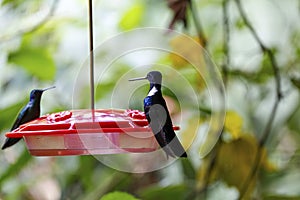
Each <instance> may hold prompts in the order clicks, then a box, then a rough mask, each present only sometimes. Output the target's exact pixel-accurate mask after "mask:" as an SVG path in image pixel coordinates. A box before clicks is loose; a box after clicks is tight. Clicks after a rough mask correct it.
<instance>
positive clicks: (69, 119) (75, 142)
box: [6, 109, 179, 156]
mask: <svg viewBox="0 0 300 200" xmlns="http://www.w3.org/2000/svg"><path fill="white" fill-rule="evenodd" d="M173 128H174V130H179V127H176V126H174V127H173ZM6 137H9V138H22V137H23V138H24V140H25V142H26V145H27V148H28V150H29V152H30V153H31V154H32V155H34V156H63V155H91V154H92V155H96V154H117V153H142V152H151V151H155V150H156V149H158V147H159V146H158V143H157V141H156V139H155V137H154V135H153V133H152V131H151V129H150V128H149V126H148V121H147V120H146V118H145V114H144V112H141V111H138V110H117V109H106V110H94V111H92V110H88V109H86V110H71V111H62V112H58V113H53V114H47V115H44V116H42V117H40V118H38V119H36V120H33V121H31V122H28V123H26V124H23V125H21V126H20V127H19V128H17V129H15V130H13V131H11V132H8V133H6Z"/></svg>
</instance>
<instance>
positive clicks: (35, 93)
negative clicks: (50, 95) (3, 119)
mask: <svg viewBox="0 0 300 200" xmlns="http://www.w3.org/2000/svg"><path fill="white" fill-rule="evenodd" d="M52 88H55V86H52V87H49V88H46V89H35V90H32V91H31V92H30V100H29V102H28V103H27V105H26V106H25V107H24V108H23V109H22V110H21V112H20V113H19V115H18V117H17V119H16V121H15V123H14V125H13V126H12V128H11V131H12V130H15V129H16V128H18V127H19V126H20V125H22V124H25V123H27V122H29V121H31V120H34V119H36V118H38V117H40V112H41V109H40V102H41V97H42V94H43V92H44V91H46V90H49V89H52ZM20 139H21V138H6V140H5V143H4V144H3V146H2V149H6V148H7V147H10V146H12V145H14V144H16V143H17V142H19V141H20Z"/></svg>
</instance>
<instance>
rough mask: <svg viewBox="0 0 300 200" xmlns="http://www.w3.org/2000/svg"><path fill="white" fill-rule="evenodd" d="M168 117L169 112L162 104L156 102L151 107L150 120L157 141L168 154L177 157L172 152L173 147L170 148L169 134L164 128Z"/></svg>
mask: <svg viewBox="0 0 300 200" xmlns="http://www.w3.org/2000/svg"><path fill="white" fill-rule="evenodd" d="M167 117H168V116H167V112H166V110H165V108H164V107H163V106H162V105H160V104H154V105H152V106H151V107H150V108H149V111H148V118H149V119H148V121H149V125H150V127H151V129H152V132H153V133H154V135H155V138H156V140H157V142H158V143H159V145H160V146H161V147H162V148H163V150H164V151H165V152H166V154H167V155H168V156H172V157H176V156H175V154H174V153H173V152H172V149H170V147H169V145H168V139H167V135H166V132H165V130H164V126H165V124H166V121H167ZM172 131H173V130H172ZM173 132H174V131H173Z"/></svg>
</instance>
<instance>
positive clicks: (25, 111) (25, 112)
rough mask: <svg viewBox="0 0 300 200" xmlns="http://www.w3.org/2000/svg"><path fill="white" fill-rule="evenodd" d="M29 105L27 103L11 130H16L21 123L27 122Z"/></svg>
mask: <svg viewBox="0 0 300 200" xmlns="http://www.w3.org/2000/svg"><path fill="white" fill-rule="evenodd" d="M29 109H30V107H29V105H28V104H27V105H26V106H25V107H24V108H23V109H22V110H21V112H20V113H19V115H18V117H17V119H16V121H15V123H14V124H13V126H12V128H11V129H10V130H11V131H13V130H15V129H16V128H18V127H19V126H20V125H21V124H24V123H26V118H27V117H26V116H27V115H28V112H29Z"/></svg>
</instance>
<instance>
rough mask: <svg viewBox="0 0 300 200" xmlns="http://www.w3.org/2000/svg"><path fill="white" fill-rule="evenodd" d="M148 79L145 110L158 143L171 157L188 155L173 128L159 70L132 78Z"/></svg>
mask: <svg viewBox="0 0 300 200" xmlns="http://www.w3.org/2000/svg"><path fill="white" fill-rule="evenodd" d="M143 79H147V80H148V81H149V82H150V89H149V93H148V95H147V97H146V98H145V99H144V111H145V114H146V118H147V120H148V122H149V125H150V127H151V129H152V132H153V133H154V135H155V138H156V140H157V142H158V144H159V145H160V146H161V148H163V150H164V151H165V152H166V154H167V156H171V157H187V154H186V152H185V150H184V148H183V147H182V145H181V143H180V141H179V140H178V138H177V137H176V134H175V132H174V130H173V123H172V120H171V117H170V114H169V111H168V108H167V105H166V101H165V100H164V98H163V96H162V92H161V82H162V75H161V73H160V72H158V71H151V72H149V73H148V74H147V76H146V77H144V78H135V79H130V81H135V80H143Z"/></svg>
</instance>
